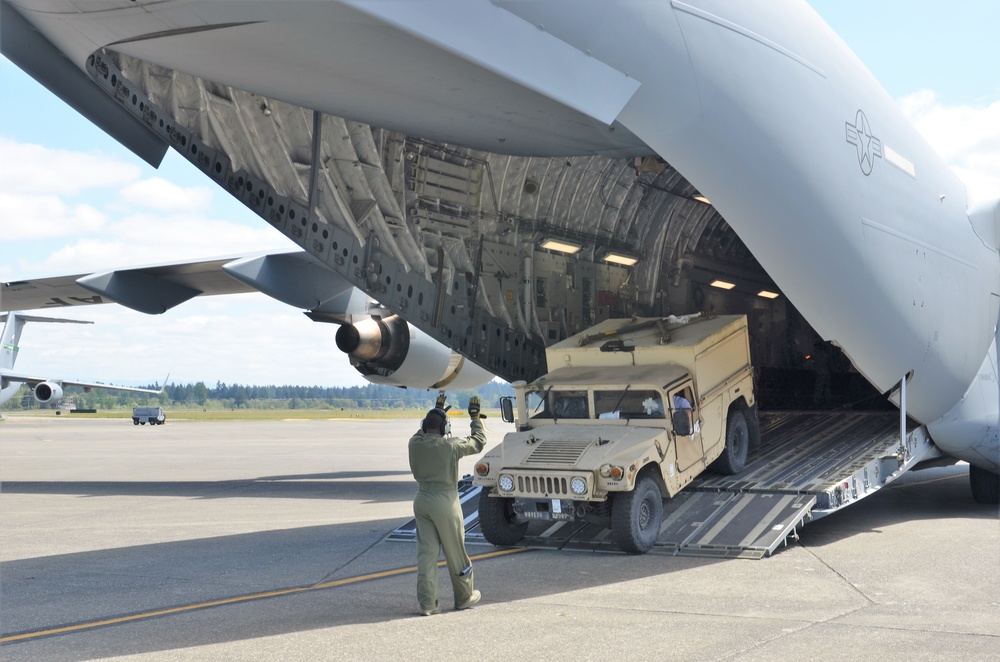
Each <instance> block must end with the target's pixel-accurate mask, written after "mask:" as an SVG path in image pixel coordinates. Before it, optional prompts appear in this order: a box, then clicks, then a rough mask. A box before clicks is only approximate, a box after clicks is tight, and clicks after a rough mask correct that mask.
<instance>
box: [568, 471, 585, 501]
mask: <svg viewBox="0 0 1000 662" xmlns="http://www.w3.org/2000/svg"><path fill="white" fill-rule="evenodd" d="M569 491H570V492H572V493H573V494H575V495H577V496H582V495H584V494H586V493H587V481H586V480H585V479H583V478H580V477H579V476H576V477H574V478H573V480H571V481H569Z"/></svg>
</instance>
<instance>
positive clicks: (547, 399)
mask: <svg viewBox="0 0 1000 662" xmlns="http://www.w3.org/2000/svg"><path fill="white" fill-rule="evenodd" d="M528 407H529V411H531V412H532V413H531V418H555V419H560V418H569V419H588V418H589V419H592V418H603V419H615V418H664V413H663V412H664V409H663V394H662V393H660V391H658V390H655V389H633V388H625V389H615V390H598V391H594V410H595V411H594V413H593V414H591V412H590V408H589V404H588V392H587V391H586V390H584V389H549V390H548V391H546V392H544V393H529V394H528Z"/></svg>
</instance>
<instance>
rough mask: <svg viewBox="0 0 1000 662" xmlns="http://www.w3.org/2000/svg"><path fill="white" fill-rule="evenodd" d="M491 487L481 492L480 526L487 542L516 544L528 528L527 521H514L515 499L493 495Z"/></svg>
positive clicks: (502, 544)
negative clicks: (491, 494)
mask: <svg viewBox="0 0 1000 662" xmlns="http://www.w3.org/2000/svg"><path fill="white" fill-rule="evenodd" d="M490 491H491V490H490V488H488V487H484V488H483V490H482V491H481V492H480V493H479V528H480V529H481V530H482V532H483V536H484V537H485V538H486V540H487V542H489V543H490V544H493V545H496V546H498V547H509V546H511V545H516V544H517V543H518V541H520V540H521V538H523V537H524V532H525V531H526V530H527V529H528V523H527V522H516V521H514V518H515V515H514V500H513V499H510V498H501V497H496V498H494V497H491V496H490Z"/></svg>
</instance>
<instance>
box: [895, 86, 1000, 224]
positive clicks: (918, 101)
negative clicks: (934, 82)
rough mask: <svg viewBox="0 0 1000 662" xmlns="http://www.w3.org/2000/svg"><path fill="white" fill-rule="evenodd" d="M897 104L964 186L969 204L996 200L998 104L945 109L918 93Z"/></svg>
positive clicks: (998, 184) (999, 158)
mask: <svg viewBox="0 0 1000 662" xmlns="http://www.w3.org/2000/svg"><path fill="white" fill-rule="evenodd" d="M899 104H900V107H901V108H902V109H903V112H904V113H906V115H907V117H909V118H910V121H912V122H913V123H914V125H915V126H916V127H917V130H918V131H920V133H921V134H922V135H923V136H924V138H925V139H926V140H927V142H929V143H930V144H931V146H932V147H933V148H934V149H935V150H936V151H937V152H938V153H939V154H940V155H941V156H942V158H944V160H945V161H946V162H947V163H948V164H949V165H951V167H952V169H953V170H954V171H955V173H956V174H957V175H958V176H959V177H960V178H961V179H962V181H963V182H965V185H966V188H967V190H968V193H969V198H970V202H971V203H972V204H975V203H976V202H977V201H985V200H991V199H996V198H997V197H998V196H1000V101H994V102H992V103H989V104H980V105H972V104H963V105H958V106H947V105H944V104H942V103H941V102H940V101H939V100H938V99H937V97H936V96H935V94H934V93H933V92H931V91H930V90H921V91H919V92H915V93H913V94H910V95H907V96H905V97H903V98H902V99H901V100H900V102H899Z"/></svg>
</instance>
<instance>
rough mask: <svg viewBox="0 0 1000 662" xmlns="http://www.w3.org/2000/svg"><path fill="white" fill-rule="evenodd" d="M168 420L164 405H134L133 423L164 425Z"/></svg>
mask: <svg viewBox="0 0 1000 662" xmlns="http://www.w3.org/2000/svg"><path fill="white" fill-rule="evenodd" d="M166 422H167V416H166V414H164V413H163V407H133V408H132V424H133V425H145V424H146V423H149V424H150V425H163V424H164V423H166Z"/></svg>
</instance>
